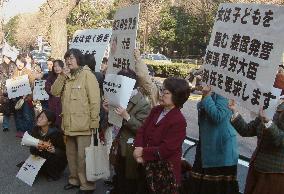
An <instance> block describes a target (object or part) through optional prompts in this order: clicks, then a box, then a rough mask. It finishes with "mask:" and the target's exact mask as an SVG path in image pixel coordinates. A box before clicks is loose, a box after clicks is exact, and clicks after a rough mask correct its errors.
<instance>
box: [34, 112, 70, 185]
mask: <svg viewBox="0 0 284 194" xmlns="http://www.w3.org/2000/svg"><path fill="white" fill-rule="evenodd" d="M55 120H56V117H55V114H54V113H53V112H51V111H49V110H43V111H42V112H41V113H40V114H39V115H38V116H37V121H36V127H34V129H33V130H31V132H30V133H31V134H30V135H31V136H33V137H34V138H36V139H39V140H40V142H39V145H38V147H31V148H30V152H31V154H33V155H36V156H40V157H42V158H45V159H46V161H45V163H44V164H43V166H42V167H41V169H40V172H41V173H42V174H43V175H45V176H46V177H47V178H48V180H54V181H55V180H58V179H59V178H60V176H61V174H62V173H63V171H64V169H65V168H66V165H67V158H66V153H65V143H64V140H63V134H62V132H61V131H60V130H58V129H57V128H56V127H55V125H54V124H55Z"/></svg>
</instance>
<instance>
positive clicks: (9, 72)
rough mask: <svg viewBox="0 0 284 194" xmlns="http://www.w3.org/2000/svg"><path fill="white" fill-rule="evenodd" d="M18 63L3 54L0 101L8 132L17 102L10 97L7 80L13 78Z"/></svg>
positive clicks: (5, 128) (0, 75)
mask: <svg viewBox="0 0 284 194" xmlns="http://www.w3.org/2000/svg"><path fill="white" fill-rule="evenodd" d="M15 70H16V65H15V64H14V63H13V62H12V61H11V58H9V57H8V56H5V55H4V56H3V63H2V64H1V65H0V99H1V100H0V103H1V106H2V110H3V123H2V128H3V131H4V132H6V131H8V130H9V128H10V115H11V113H13V112H14V110H15V109H14V106H15V102H14V100H12V99H9V98H8V93H7V88H6V81H7V80H8V79H11V78H12V76H13V74H14V71H15Z"/></svg>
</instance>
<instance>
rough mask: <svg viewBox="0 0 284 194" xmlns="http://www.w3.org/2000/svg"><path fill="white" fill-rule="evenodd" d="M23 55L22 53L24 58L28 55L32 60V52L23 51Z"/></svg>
mask: <svg viewBox="0 0 284 194" xmlns="http://www.w3.org/2000/svg"><path fill="white" fill-rule="evenodd" d="M23 55H24V57H25V58H26V57H30V58H31V59H32V60H34V58H33V56H32V54H31V53H30V52H25V53H23Z"/></svg>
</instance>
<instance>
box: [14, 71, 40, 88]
mask: <svg viewBox="0 0 284 194" xmlns="http://www.w3.org/2000/svg"><path fill="white" fill-rule="evenodd" d="M23 75H28V76H29V81H30V86H31V88H33V87H34V82H35V77H34V75H33V73H32V71H31V70H29V69H27V68H24V69H22V70H19V69H18V68H17V69H16V70H15V72H14V76H13V78H16V77H19V76H23Z"/></svg>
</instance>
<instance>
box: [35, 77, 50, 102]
mask: <svg viewBox="0 0 284 194" xmlns="http://www.w3.org/2000/svg"><path fill="white" fill-rule="evenodd" d="M45 82H46V80H35V82H34V91H33V99H34V100H48V99H49V95H48V94H47V92H46V91H45Z"/></svg>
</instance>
